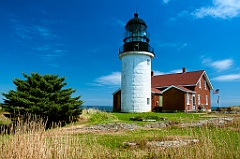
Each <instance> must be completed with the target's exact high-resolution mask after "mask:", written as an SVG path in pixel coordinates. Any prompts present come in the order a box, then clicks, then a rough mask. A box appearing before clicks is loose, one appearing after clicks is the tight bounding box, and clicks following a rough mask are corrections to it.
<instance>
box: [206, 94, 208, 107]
mask: <svg viewBox="0 0 240 159" xmlns="http://www.w3.org/2000/svg"><path fill="white" fill-rule="evenodd" d="M206 105H208V95H206Z"/></svg>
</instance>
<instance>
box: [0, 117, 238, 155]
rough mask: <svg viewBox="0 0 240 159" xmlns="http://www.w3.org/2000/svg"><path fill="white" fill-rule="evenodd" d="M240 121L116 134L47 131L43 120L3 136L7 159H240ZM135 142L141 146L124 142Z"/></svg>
mask: <svg viewBox="0 0 240 159" xmlns="http://www.w3.org/2000/svg"><path fill="white" fill-rule="evenodd" d="M239 127H240V119H239V118H237V119H235V120H233V121H232V122H230V123H229V124H228V125H227V126H226V127H222V128H214V127H208V126H206V127H201V128H166V129H148V130H135V131H124V132H121V133H116V134H112V133H111V134H101V133H91V132H85V133H81V134H74V132H73V131H72V133H71V132H70V133H68V134H66V133H64V132H63V131H62V128H61V127H57V128H55V129H53V130H47V131H46V130H45V124H44V123H43V122H42V121H41V120H35V121H31V122H28V123H18V125H17V127H16V130H15V133H12V134H10V135H2V136H1V137H0V158H3V159H39V158H41V159H65V158H66V159H93V158H126V159H129V158H139V159H143V158H145V159H154V158H156V159H157V158H168V159H169V158H178V159H192V158H199V159H202V158H203V159H215V158H216V159H220V158H228V159H236V158H240V155H239V152H240V133H239V132H238V130H239ZM179 139H197V140H199V142H198V143H197V144H192V145H188V146H182V147H170V148H160V147H149V146H146V145H145V144H146V143H147V141H169V140H179ZM126 141H134V142H136V143H137V146H133V147H132V146H128V147H126V146H124V145H123V144H122V143H123V142H126Z"/></svg>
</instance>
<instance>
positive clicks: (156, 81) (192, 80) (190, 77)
mask: <svg viewBox="0 0 240 159" xmlns="http://www.w3.org/2000/svg"><path fill="white" fill-rule="evenodd" d="M204 72H205V71H204V70H200V71H194V72H185V73H175V74H165V75H158V76H153V77H152V87H155V88H156V87H168V86H171V85H175V86H190V85H196V84H197V83H198V81H199V79H200V77H201V76H202V75H203V73H204Z"/></svg>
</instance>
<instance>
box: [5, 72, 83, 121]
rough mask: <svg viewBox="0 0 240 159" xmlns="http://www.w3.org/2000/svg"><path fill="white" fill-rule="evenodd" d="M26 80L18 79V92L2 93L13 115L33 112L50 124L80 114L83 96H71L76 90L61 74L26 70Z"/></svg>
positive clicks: (67, 119)
mask: <svg viewBox="0 0 240 159" xmlns="http://www.w3.org/2000/svg"><path fill="white" fill-rule="evenodd" d="M23 76H24V77H25V80H21V79H15V80H14V81H13V83H14V84H15V85H16V91H15V90H10V91H9V92H8V93H2V95H3V96H4V97H5V99H3V101H4V106H5V107H7V108H8V110H9V112H10V113H11V114H13V116H15V117H16V116H18V115H21V116H22V115H26V114H32V115H37V116H39V117H41V118H43V119H45V120H46V121H47V123H48V124H51V123H56V122H62V124H66V123H69V122H70V121H72V120H76V119H77V117H78V115H79V114H80V105H82V103H83V101H81V100H80V96H77V97H71V95H72V94H73V93H74V92H75V90H73V89H72V88H65V86H66V85H67V83H66V82H64V81H65V78H64V77H58V75H49V74H47V75H43V76H42V75H40V74H38V73H31V76H29V75H27V74H25V73H23Z"/></svg>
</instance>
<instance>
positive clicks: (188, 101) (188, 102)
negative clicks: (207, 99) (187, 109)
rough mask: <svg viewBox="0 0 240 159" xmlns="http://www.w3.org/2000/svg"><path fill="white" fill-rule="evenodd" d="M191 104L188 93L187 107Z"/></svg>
mask: <svg viewBox="0 0 240 159" xmlns="http://www.w3.org/2000/svg"><path fill="white" fill-rule="evenodd" d="M189 104H190V99H189V93H187V105H189Z"/></svg>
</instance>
